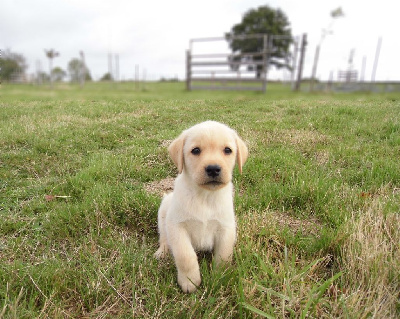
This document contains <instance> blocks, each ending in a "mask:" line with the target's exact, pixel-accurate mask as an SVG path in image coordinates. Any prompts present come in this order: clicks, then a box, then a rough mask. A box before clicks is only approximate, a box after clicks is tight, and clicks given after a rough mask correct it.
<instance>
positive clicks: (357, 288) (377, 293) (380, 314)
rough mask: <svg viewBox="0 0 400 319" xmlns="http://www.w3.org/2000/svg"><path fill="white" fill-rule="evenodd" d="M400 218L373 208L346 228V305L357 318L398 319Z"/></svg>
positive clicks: (374, 204) (379, 206)
mask: <svg viewBox="0 0 400 319" xmlns="http://www.w3.org/2000/svg"><path fill="white" fill-rule="evenodd" d="M399 225H400V214H399V212H397V213H390V214H387V215H385V213H384V204H383V203H382V201H380V200H379V199H377V198H376V199H372V203H371V205H370V207H369V208H368V209H367V210H366V211H365V212H362V213H361V214H360V215H354V216H353V217H352V219H351V220H349V222H348V224H347V229H346V232H347V233H348V234H350V235H349V237H348V238H347V240H346V241H345V242H344V244H343V246H342V252H341V255H342V264H341V268H342V269H343V270H344V277H343V302H344V303H345V305H346V307H347V309H348V310H349V312H350V313H351V314H353V315H354V317H356V318H398V317H397V315H398V312H396V311H398V307H399V297H400V247H399V245H400V228H399Z"/></svg>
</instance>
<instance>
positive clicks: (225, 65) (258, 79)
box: [186, 34, 268, 92]
mask: <svg viewBox="0 0 400 319" xmlns="http://www.w3.org/2000/svg"><path fill="white" fill-rule="evenodd" d="M234 39H243V40H244V39H261V40H262V41H263V51H262V52H250V53H242V54H232V53H201V54H193V53H192V51H193V44H194V43H195V42H211V41H231V40H234ZM254 57H261V60H256V61H255V60H253V58H254ZM222 59H225V60H222ZM267 65H268V35H266V34H254V35H250V36H230V37H228V38H224V37H214V38H198V39H191V40H190V49H189V50H188V51H187V53H186V88H187V90H189V91H190V90H246V91H249V90H252V91H263V92H265V91H266V86H267ZM241 66H248V67H251V66H253V67H254V68H253V69H249V68H248V69H247V70H240V67H241ZM257 67H260V68H259V69H258V70H257ZM204 68H208V69H206V70H204ZM250 74H252V75H253V77H252V78H251V77H249V76H248V75H250ZM256 74H257V76H256ZM221 75H225V77H224V76H221ZM243 75H246V76H247V77H243ZM194 83H205V84H206V85H196V84H194ZM248 83H252V84H253V85H252V86H249V85H248ZM227 84H229V85H227ZM232 84H234V85H232ZM244 84H247V85H244ZM254 84H258V86H255V85H254Z"/></svg>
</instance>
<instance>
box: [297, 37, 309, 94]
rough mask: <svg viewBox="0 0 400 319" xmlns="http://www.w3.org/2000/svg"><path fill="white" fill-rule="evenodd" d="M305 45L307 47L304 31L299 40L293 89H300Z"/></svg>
mask: <svg viewBox="0 0 400 319" xmlns="http://www.w3.org/2000/svg"><path fill="white" fill-rule="evenodd" d="M306 47H307V34H306V33H304V34H303V37H302V40H301V49H300V61H299V70H298V72H297V81H296V85H295V91H298V90H300V84H301V78H302V76H303V66H304V56H305V55H306Z"/></svg>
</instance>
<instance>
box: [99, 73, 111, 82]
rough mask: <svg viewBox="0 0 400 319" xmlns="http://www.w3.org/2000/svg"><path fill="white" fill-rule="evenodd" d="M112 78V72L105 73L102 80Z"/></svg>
mask: <svg viewBox="0 0 400 319" xmlns="http://www.w3.org/2000/svg"><path fill="white" fill-rule="evenodd" d="M112 80H113V77H112V75H111V74H110V72H107V73H105V74H104V75H103V76H102V77H101V79H100V81H112Z"/></svg>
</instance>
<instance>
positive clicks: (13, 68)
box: [0, 49, 27, 81]
mask: <svg viewBox="0 0 400 319" xmlns="http://www.w3.org/2000/svg"><path fill="white" fill-rule="evenodd" d="M0 52H1V53H0V76H1V77H0V81H1V80H4V81H12V80H13V79H15V77H16V76H21V75H23V74H25V70H26V68H27V64H26V62H25V57H24V56H23V55H22V54H18V53H15V52H11V50H9V49H7V50H4V51H3V50H1V51H0Z"/></svg>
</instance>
